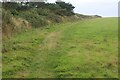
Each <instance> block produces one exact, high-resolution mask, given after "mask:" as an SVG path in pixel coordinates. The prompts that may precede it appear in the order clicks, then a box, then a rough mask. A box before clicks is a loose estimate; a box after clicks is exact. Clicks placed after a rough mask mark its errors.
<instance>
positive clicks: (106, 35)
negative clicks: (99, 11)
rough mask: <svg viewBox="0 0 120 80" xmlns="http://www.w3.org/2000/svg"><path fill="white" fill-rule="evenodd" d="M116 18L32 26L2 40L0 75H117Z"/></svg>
mask: <svg viewBox="0 0 120 80" xmlns="http://www.w3.org/2000/svg"><path fill="white" fill-rule="evenodd" d="M117 35H118V27H117V18H103V19H92V20H85V21H78V22H73V23H65V24H56V25H53V26H48V27H47V28H46V29H34V30H31V31H27V32H24V33H21V34H19V35H17V36H15V37H13V38H12V39H11V40H9V42H8V41H4V46H5V48H7V49H8V50H7V52H6V53H4V54H3V77H10V78H11V77H16V78H19V77H25V78H30V77H31V78H46V77H47V78H54V77H59V78H62V77H66V78H67V77H71V78H76V77H78V78H85V77H86V78H89V77H118V69H117V68H118V66H117V65H118V57H117V56H118V45H117V44H118V37H117Z"/></svg>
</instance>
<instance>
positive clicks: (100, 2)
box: [48, 0, 119, 17]
mask: <svg viewBox="0 0 120 80" xmlns="http://www.w3.org/2000/svg"><path fill="white" fill-rule="evenodd" d="M55 1H56V0H48V2H52V3H53V2H55ZM63 1H65V2H70V3H71V4H73V5H74V6H75V7H76V8H75V9H74V11H75V12H77V13H82V14H90V15H94V14H95V15H96V14H98V15H101V16H105V17H106V16H117V15H118V2H119V0H63Z"/></svg>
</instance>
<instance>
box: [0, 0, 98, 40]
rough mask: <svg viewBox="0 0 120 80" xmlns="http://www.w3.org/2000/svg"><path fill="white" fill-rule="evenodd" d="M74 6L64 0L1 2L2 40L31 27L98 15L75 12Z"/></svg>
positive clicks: (41, 26) (40, 26)
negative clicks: (63, 0)
mask: <svg viewBox="0 0 120 80" xmlns="http://www.w3.org/2000/svg"><path fill="white" fill-rule="evenodd" d="M74 8H75V7H74V6H73V5H72V4H70V3H65V2H56V3H45V2H27V3H23V2H21V3H16V2H3V7H2V18H3V26H2V29H3V40H6V39H9V38H10V37H11V36H14V35H16V34H18V33H21V32H25V31H28V30H29V29H32V28H43V27H45V26H47V25H53V24H56V23H62V22H64V23H65V22H69V21H72V22H73V21H76V20H82V19H86V18H97V17H99V16H87V15H80V14H76V13H74V11H73V9H74Z"/></svg>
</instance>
